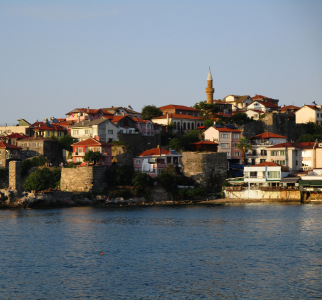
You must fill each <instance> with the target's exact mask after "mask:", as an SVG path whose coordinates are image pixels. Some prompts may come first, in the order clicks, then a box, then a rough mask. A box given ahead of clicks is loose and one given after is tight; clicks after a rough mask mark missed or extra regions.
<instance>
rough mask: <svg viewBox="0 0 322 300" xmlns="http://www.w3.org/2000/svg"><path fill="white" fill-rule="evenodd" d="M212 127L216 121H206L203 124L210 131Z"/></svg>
mask: <svg viewBox="0 0 322 300" xmlns="http://www.w3.org/2000/svg"><path fill="white" fill-rule="evenodd" d="M212 125H214V121H213V120H206V121H205V122H203V126H205V127H206V129H208V128H209V127H211V126H212Z"/></svg>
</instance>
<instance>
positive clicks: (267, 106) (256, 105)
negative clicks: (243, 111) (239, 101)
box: [247, 100, 279, 113]
mask: <svg viewBox="0 0 322 300" xmlns="http://www.w3.org/2000/svg"><path fill="white" fill-rule="evenodd" d="M248 109H251V110H255V111H256V110H259V111H261V112H263V113H267V112H273V111H276V112H278V109H279V106H277V105H276V104H274V103H272V102H269V101H268V102H265V101H261V100H255V101H254V102H253V103H251V104H249V105H248V106H247V110H248Z"/></svg>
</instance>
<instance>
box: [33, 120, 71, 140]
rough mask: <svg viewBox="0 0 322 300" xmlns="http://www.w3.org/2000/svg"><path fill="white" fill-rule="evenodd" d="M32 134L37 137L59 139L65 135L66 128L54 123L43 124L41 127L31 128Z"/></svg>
mask: <svg viewBox="0 0 322 300" xmlns="http://www.w3.org/2000/svg"><path fill="white" fill-rule="evenodd" d="M32 130H33V132H34V133H35V134H36V135H37V136H41V137H45V138H50V137H56V138H60V137H62V136H64V135H66V134H67V130H66V128H64V127H62V126H60V125H57V124H56V123H49V122H45V123H44V124H43V125H41V124H39V125H38V126H33V127H32Z"/></svg>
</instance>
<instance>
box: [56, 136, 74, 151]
mask: <svg viewBox="0 0 322 300" xmlns="http://www.w3.org/2000/svg"><path fill="white" fill-rule="evenodd" d="M73 143H74V139H73V138H72V137H71V136H70V135H64V136H62V137H61V138H60V139H59V140H58V145H59V147H60V149H65V150H67V151H73V147H72V146H71V145H72V144H73Z"/></svg>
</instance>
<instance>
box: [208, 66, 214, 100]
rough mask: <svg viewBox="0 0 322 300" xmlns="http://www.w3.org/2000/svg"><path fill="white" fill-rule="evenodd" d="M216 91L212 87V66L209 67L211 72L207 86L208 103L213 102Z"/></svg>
mask: <svg viewBox="0 0 322 300" xmlns="http://www.w3.org/2000/svg"><path fill="white" fill-rule="evenodd" d="M214 91H215V89H214V88H213V87H212V76H211V72H210V67H209V73H208V77H207V87H206V94H207V104H212V103H213V99H214Z"/></svg>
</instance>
